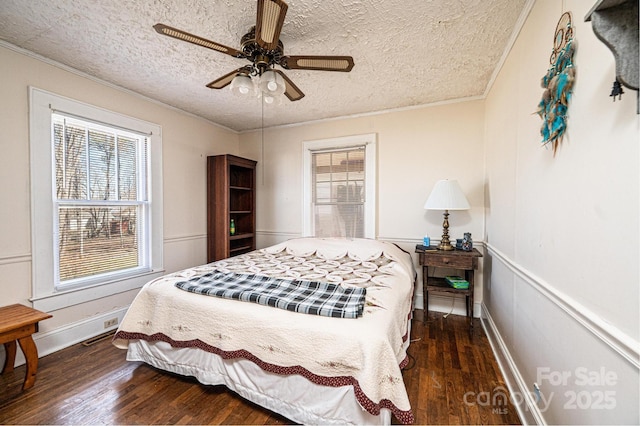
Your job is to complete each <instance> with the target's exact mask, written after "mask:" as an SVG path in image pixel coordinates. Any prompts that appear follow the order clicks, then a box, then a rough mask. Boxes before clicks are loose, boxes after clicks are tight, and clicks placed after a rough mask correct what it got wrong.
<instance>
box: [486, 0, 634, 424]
mask: <svg viewBox="0 0 640 426" xmlns="http://www.w3.org/2000/svg"><path fill="white" fill-rule="evenodd" d="M593 3H594V2H587V1H583V0H573V1H572V0H565V1H562V2H560V1H556V0H538V1H537V2H536V3H535V5H534V7H533V9H532V11H531V13H530V15H529V17H528V19H527V22H526V24H525V26H524V28H523V29H522V31H521V33H520V35H519V38H518V40H517V42H516V44H515V46H514V48H513V50H512V51H511V52H510V54H509V57H508V59H507V61H506V63H505V65H504V67H503V68H502V70H501V72H500V74H499V76H498V78H497V80H496V82H495V84H494V85H493V87H492V88H491V90H490V93H489V95H488V97H487V99H486V121H485V123H486V124H485V143H486V170H487V174H486V181H485V208H486V229H487V235H486V241H487V248H488V253H487V256H486V257H485V259H484V266H485V289H484V291H485V295H484V296H485V297H484V305H485V306H484V308H485V312H484V317H485V320H486V323H487V326H488V327H489V331H490V333H491V334H492V338H493V339H494V343H495V344H496V345H497V346H499V347H500V348H501V359H502V362H503V363H504V365H505V366H506V367H508V370H510V372H511V373H510V376H511V377H510V380H511V381H512V384H514V385H515V386H516V388H517V387H518V386H519V388H518V392H519V394H520V395H524V394H528V393H530V392H532V390H533V383H534V382H539V383H538V384H539V385H540V387H541V391H542V396H543V398H546V399H551V403H550V404H549V406H548V407H547V406H546V404H545V403H544V401H541V402H539V403H538V404H537V408H533V407H529V408H528V409H526V410H525V413H524V414H525V419H526V421H538V422H548V423H555V424H557V423H616V424H627V423H630V424H637V423H638V422H639V421H640V418H639V414H638V400H639V394H638V388H639V380H638V371H639V361H638V353H639V347H640V343H639V342H640V338H639V336H640V330H639V327H640V317H639V314H638V312H639V309H638V306H639V302H640V293H639V285H638V284H639V283H640V276H639V269H638V264H639V262H638V261H639V259H640V253H639V244H638V237H639V235H640V232H639V231H640V229H639V219H640V210H639V207H638V202H639V197H638V195H639V182H640V175H639V170H640V167H639V166H640V164H639V149H638V147H639V143H640V141H639V129H640V120H639V116H638V115H637V114H636V94H637V92H634V91H631V90H628V89H625V90H626V93H625V95H624V96H623V98H622V101H616V102H615V103H613V102H612V101H611V98H610V97H609V93H610V91H611V86H612V82H613V80H614V77H615V65H614V61H613V56H612V54H611V52H610V51H609V50H608V49H607V47H606V46H605V45H604V44H603V43H602V42H600V41H599V40H597V39H596V37H595V35H594V33H593V31H592V29H591V24H590V23H585V22H584V17H585V15H586V14H587V12H588V11H589V10H590V8H591V7H592V6H593ZM563 5H564V7H565V9H564V10H563ZM564 11H571V12H572V13H573V23H574V29H575V38H576V40H577V46H578V48H577V52H576V55H575V57H574V64H575V66H576V68H577V80H576V84H575V91H574V96H573V99H572V101H571V105H570V108H569V115H570V118H569V122H568V133H567V136H566V138H565V140H564V142H563V143H562V145H561V147H560V148H559V149H558V152H557V154H556V155H555V157H554V156H553V153H552V151H551V150H547V149H545V148H542V147H541V143H540V140H541V137H540V135H539V127H540V125H541V119H540V118H539V117H538V116H537V115H535V114H533V112H534V111H535V110H536V106H537V104H538V102H539V101H540V97H541V94H542V89H541V87H540V79H541V78H542V76H543V75H544V74H545V73H546V71H547V68H548V66H549V62H548V58H549V55H550V54H551V48H552V44H553V34H554V31H555V27H556V23H557V21H558V19H559V18H560V15H561V14H562V13H563V12H564ZM544 373H550V374H562V373H565V374H566V373H568V375H567V376H566V380H565V381H559V382H560V383H558V384H554V383H553V380H549V377H548V376H544ZM582 373H588V374H590V375H592V376H593V377H594V379H598V378H601V379H605V376H606V377H611V375H615V376H616V377H617V379H615V380H613V379H611V380H608V381H606V380H605V382H604V383H602V381H601V383H600V385H593V386H588V385H584V384H583V383H582V381H581V376H582ZM596 381H597V380H596ZM573 396H576V397H577V398H580V399H579V400H578V401H577V403H576V401H573V402H572V401H571V398H572V397H573ZM601 397H605V398H606V399H605V400H604V401H602V400H600V398H601ZM529 402H530V403H531V404H533V405H535V403H534V402H532V400H530V401H529ZM597 402H601V403H602V404H601V405H604V409H596V408H595V407H596V405H597ZM572 406H575V407H576V408H575V409H571V407H572ZM581 407H583V408H581ZM525 419H523V420H525Z"/></svg>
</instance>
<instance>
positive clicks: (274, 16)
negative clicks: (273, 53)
mask: <svg viewBox="0 0 640 426" xmlns="http://www.w3.org/2000/svg"><path fill="white" fill-rule="evenodd" d="M288 7H289V6H287V4H286V3H285V2H284V1H282V0H258V17H257V20H256V42H257V43H258V45H259V46H260V47H262V48H263V49H265V50H273V49H275V48H276V47H278V41H280V31H282V25H283V24H284V17H285V15H286V14H287V8H288Z"/></svg>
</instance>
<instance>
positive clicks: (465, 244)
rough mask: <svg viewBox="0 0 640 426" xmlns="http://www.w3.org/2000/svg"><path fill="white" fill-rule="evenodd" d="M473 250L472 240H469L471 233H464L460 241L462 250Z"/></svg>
mask: <svg viewBox="0 0 640 426" xmlns="http://www.w3.org/2000/svg"><path fill="white" fill-rule="evenodd" d="M472 248H473V240H472V239H471V232H465V233H464V238H463V239H462V250H464V251H471V249H472Z"/></svg>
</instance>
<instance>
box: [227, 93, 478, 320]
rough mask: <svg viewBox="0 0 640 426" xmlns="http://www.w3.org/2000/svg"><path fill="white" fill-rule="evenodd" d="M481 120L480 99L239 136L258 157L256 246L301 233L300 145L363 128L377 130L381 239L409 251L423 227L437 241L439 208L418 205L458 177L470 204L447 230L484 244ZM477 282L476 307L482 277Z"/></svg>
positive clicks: (460, 308)
mask: <svg viewBox="0 0 640 426" xmlns="http://www.w3.org/2000/svg"><path fill="white" fill-rule="evenodd" d="M303 101H304V100H302V101H300V102H303ZM290 107H291V108H295V105H294V104H290ZM483 121H484V107H483V102H482V101H480V100H472V101H467V102H456V103H448V104H442V105H434V106H429V107H422V108H414V109H407V110H402V111H391V112H387V113H381V114H372V115H365V116H359V117H350V118H349V117H346V118H341V119H336V120H327V121H318V122H312V123H307V124H302V125H296V126H287V127H279V128H270V129H265V130H264V134H262V133H261V132H260V131H258V132H249V133H244V134H241V135H240V154H241V155H243V156H245V157H248V158H252V159H254V160H257V161H258V170H257V176H258V184H257V186H258V192H257V212H258V215H257V230H258V237H259V238H258V246H260V247H264V246H267V245H270V244H272V243H276V242H280V241H282V240H284V239H287V238H291V237H297V236H300V235H301V233H302V191H303V187H302V175H303V173H302V160H303V151H302V144H303V142H304V141H308V140H318V139H329V138H335V137H343V136H349V135H357V134H365V133H375V134H376V135H377V147H378V161H377V173H378V190H377V191H378V192H377V200H378V209H377V224H376V230H377V232H376V236H377V237H378V238H380V239H383V240H388V241H392V242H395V243H398V244H399V245H400V246H402V247H403V248H404V249H405V250H407V251H410V252H411V253H413V252H414V250H415V244H417V243H420V242H421V241H422V237H423V235H424V234H425V232H429V234H430V235H431V237H432V238H433V239H436V240H439V239H440V236H441V234H442V221H443V217H442V212H437V211H429V212H427V211H425V210H424V208H423V206H424V203H425V201H426V200H427V197H428V196H429V193H430V191H431V189H432V187H433V185H434V184H435V182H436V181H437V180H439V179H444V178H450V179H457V180H458V181H459V182H460V186H461V187H462V189H463V191H464V192H465V194H466V196H467V198H468V200H469V203H470V204H471V209H470V210H469V211H464V212H459V211H455V212H451V215H450V218H449V219H450V220H449V221H450V225H451V227H450V229H449V234H450V236H451V238H452V239H455V238H462V234H463V233H464V232H471V233H472V236H473V238H474V239H475V240H477V241H478V242H481V241H482V240H483V239H484V229H483V224H484V223H483V213H484V205H483V203H484V199H483V194H484V189H483V180H484V178H483V176H484V166H483V149H484V148H483V141H482V138H483V126H484V123H483ZM480 248H481V247H480ZM414 260H415V256H414ZM415 264H416V265H417V261H416V262H415ZM420 275H421V274H420ZM476 276H479V275H476ZM477 281H478V282H477V284H478V285H477V287H476V302H478V306H479V302H480V301H481V300H482V283H481V276H480V278H479V279H478V280H477ZM420 282H421V281H420ZM417 296H419V297H417V298H416V302H417V306H418V307H422V297H421V296H422V289H421V288H418V292H417ZM432 300H433V301H434V302H435V303H436V305H435V306H433V307H432V308H433V309H440V310H446V311H449V309H451V299H450V298H446V297H445V298H442V299H439V298H437V297H434V298H433V299H432ZM457 302H459V304H457V305H456V312H464V299H463V298H460V300H458V301H457ZM478 314H479V309H478Z"/></svg>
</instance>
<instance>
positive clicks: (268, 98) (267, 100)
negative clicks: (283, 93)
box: [263, 94, 275, 104]
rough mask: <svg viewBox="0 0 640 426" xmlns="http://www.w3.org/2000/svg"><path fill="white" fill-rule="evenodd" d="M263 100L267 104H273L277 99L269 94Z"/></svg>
mask: <svg viewBox="0 0 640 426" xmlns="http://www.w3.org/2000/svg"><path fill="white" fill-rule="evenodd" d="M263 99H264V102H265V103H266V104H272V103H273V101H275V98H274V97H273V96H271V95H267V94H265V95H264V96H263Z"/></svg>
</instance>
